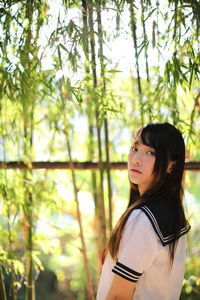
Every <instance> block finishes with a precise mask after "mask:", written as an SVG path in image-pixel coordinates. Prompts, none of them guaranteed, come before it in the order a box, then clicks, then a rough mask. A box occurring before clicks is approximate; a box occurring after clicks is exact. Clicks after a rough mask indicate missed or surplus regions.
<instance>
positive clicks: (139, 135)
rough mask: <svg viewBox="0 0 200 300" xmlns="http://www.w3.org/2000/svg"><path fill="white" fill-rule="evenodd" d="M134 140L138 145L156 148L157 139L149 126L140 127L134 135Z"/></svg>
mask: <svg viewBox="0 0 200 300" xmlns="http://www.w3.org/2000/svg"><path fill="white" fill-rule="evenodd" d="M134 139H135V140H136V141H138V142H139V143H141V144H143V145H145V146H148V147H151V148H154V149H155V150H156V148H157V144H158V143H157V138H156V134H155V132H154V130H153V128H150V127H149V126H144V127H141V128H140V129H139V130H138V131H137V132H136V134H135V136H134Z"/></svg>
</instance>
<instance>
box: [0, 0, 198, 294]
mask: <svg viewBox="0 0 200 300" xmlns="http://www.w3.org/2000/svg"><path fill="white" fill-rule="evenodd" d="M0 20H1V22H0V66H1V67H0V300H6V299H7V300H11V299H12V300H17V299H18V300H24V299H25V300H36V299H37V300H55V299H56V300H65V299H67V300H70V299H78V300H84V299H95V295H96V291H97V287H98V280H99V276H100V272H101V255H102V251H103V249H104V247H105V244H106V240H107V238H108V237H109V234H110V232H111V230H112V228H113V226H114V225H115V223H116V221H117V220H118V218H119V217H120V215H121V214H122V213H123V211H124V210H125V209H126V207H127V204H128V200H129V180H128V174H127V170H126V169H127V168H126V164H127V155H128V152H129V148H130V145H131V140H132V137H133V134H134V132H135V130H136V129H137V128H138V127H140V126H141V125H143V124H145V123H148V122H164V121H168V122H170V123H172V124H174V125H175V126H176V127H177V128H179V130H180V131H181V132H182V134H183V136H184V140H185V144H186V149H187V151H186V165H185V173H184V182H183V184H184V207H185V210H186V215H187V218H188V221H189V223H190V225H191V227H192V229H191V230H190V232H189V234H188V237H187V256H186V270H185V279H184V282H183V288H182V293H181V298H180V299H181V300H183V299H187V300H193V299H200V231H199V228H200V220H199V213H200V189H199V182H200V162H199V161H200V150H199V149H200V148H199V146H200V145H199V144H200V102H199V101H200V89H199V74H200V47H199V46H200V39H199V28H200V27H199V25H200V2H199V1H185V0H175V1H171V0H168V1H167V0H166V1H162V3H161V1H156V0H155V1H153V0H136V1H118V0H115V1H102V0H99V1H92V0H90V1H89V0H87V1H83V0H82V1H70V0H69V1H67V0H65V1H62V0H57V1H53V0H51V1H50V0H49V1H47V0H35V1H31V0H26V1H25V0H24V1H18V0H8V1H0Z"/></svg>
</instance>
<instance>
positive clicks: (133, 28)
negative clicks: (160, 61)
mask: <svg viewBox="0 0 200 300" xmlns="http://www.w3.org/2000/svg"><path fill="white" fill-rule="evenodd" d="M130 19H131V32H132V38H133V44H134V49H135V60H136V70H137V82H138V93H139V101H140V120H141V125H143V124H144V109H143V100H142V87H141V80H140V68H139V62H138V51H137V36H136V22H135V14H134V9H133V2H132V1H130Z"/></svg>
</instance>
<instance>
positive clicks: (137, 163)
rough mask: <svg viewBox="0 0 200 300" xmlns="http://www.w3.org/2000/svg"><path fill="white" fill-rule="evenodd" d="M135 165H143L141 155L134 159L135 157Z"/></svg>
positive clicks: (138, 154)
mask: <svg viewBox="0 0 200 300" xmlns="http://www.w3.org/2000/svg"><path fill="white" fill-rule="evenodd" d="M133 163H134V164H136V165H138V166H139V165H141V164H142V157H141V155H140V153H138V152H137V153H135V155H134V157H133Z"/></svg>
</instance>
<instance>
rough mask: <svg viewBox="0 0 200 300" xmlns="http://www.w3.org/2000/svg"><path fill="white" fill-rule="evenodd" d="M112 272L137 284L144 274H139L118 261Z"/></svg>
mask: <svg viewBox="0 0 200 300" xmlns="http://www.w3.org/2000/svg"><path fill="white" fill-rule="evenodd" d="M112 272H113V273H115V274H117V275H119V276H121V277H123V278H124V279H126V280H128V281H132V282H137V281H138V279H139V278H140V276H141V275H142V273H138V272H136V271H134V270H132V269H130V268H128V267H127V266H125V265H123V264H121V263H120V262H119V261H118V260H117V262H116V265H115V266H114V268H113V269H112Z"/></svg>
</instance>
